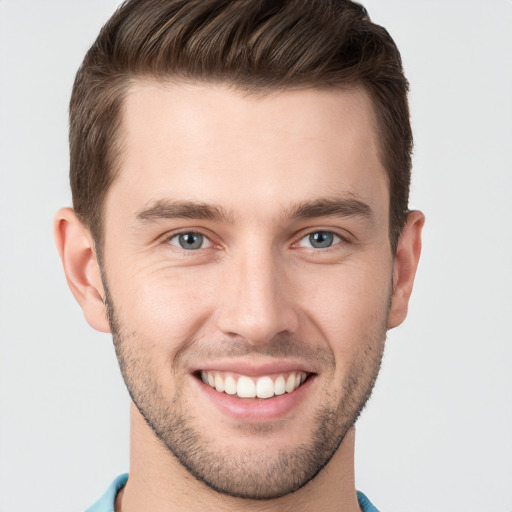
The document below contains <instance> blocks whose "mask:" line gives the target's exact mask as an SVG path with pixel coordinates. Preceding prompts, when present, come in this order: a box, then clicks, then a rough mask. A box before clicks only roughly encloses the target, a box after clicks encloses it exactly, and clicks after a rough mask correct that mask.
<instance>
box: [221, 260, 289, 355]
mask: <svg viewBox="0 0 512 512" xmlns="http://www.w3.org/2000/svg"><path fill="white" fill-rule="evenodd" d="M278 259H279V258H276V257H275V256H274V255H273V254H272V252H271V251H268V252H265V251H261V252H259V253H258V254H256V253H255V252H254V251H250V252H245V253H244V254H240V255H239V256H238V257H236V258H234V259H233V261H232V262H231V263H230V265H229V266H228V267H227V268H226V269H225V270H226V274H225V275H224V282H223V288H222V291H221V297H222V298H221V301H219V306H220V308H219V310H218V311H217V314H218V317H217V318H218V321H217V322H218V328H219V329H220V330H221V331H222V332H223V333H224V334H227V335H231V336H238V337H241V338H243V339H244V340H246V342H247V343H249V344H252V345H263V344H266V343H269V342H270V341H271V340H272V339H273V338H275V337H276V336H278V335H285V334H293V333H294V332H295V331H296V330H297V328H298V325H299V317H298V312H297V310H296V307H295V305H294V301H293V295H294V294H293V289H292V288H293V284H292V283H288V280H287V278H286V272H285V271H284V270H285V269H283V268H282V263H281V264H279V262H278Z"/></svg>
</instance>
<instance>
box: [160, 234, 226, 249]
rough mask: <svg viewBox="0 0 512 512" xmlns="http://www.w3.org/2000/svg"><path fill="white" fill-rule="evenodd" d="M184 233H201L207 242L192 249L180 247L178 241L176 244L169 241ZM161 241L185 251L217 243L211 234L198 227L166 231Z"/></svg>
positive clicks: (212, 245)
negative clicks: (205, 244)
mask: <svg viewBox="0 0 512 512" xmlns="http://www.w3.org/2000/svg"><path fill="white" fill-rule="evenodd" d="M185 234H194V235H201V236H202V237H203V239H204V240H206V241H207V242H208V245H207V246H206V247H200V248H199V249H195V250H193V249H185V248H184V247H181V246H180V245H179V243H176V244H173V243H171V240H172V239H173V238H177V237H179V236H180V235H185ZM162 241H163V243H164V244H166V245H172V247H174V248H176V249H178V250H181V251H184V252H187V253H193V252H197V251H200V250H201V249H211V248H212V247H214V246H216V245H218V244H217V243H216V242H214V240H213V236H212V235H208V234H206V233H205V232H204V230H201V229H198V228H192V229H186V228H184V229H179V230H177V231H172V232H170V233H166V234H165V235H163V237H162Z"/></svg>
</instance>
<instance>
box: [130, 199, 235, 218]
mask: <svg viewBox="0 0 512 512" xmlns="http://www.w3.org/2000/svg"><path fill="white" fill-rule="evenodd" d="M135 218H136V219H137V220H139V221H143V222H145V221H148V222H152V221H158V220H165V219H192V220H194V219H198V220H212V221H218V222H228V223H233V222H234V219H233V218H232V217H231V216H230V215H228V213H227V212H226V210H225V209H224V208H222V207H221V206H215V205H211V204H208V203H202V202H196V201H171V200H166V199H160V200H158V201H155V202H153V203H151V204H150V205H149V206H148V207H146V208H144V209H143V210H141V211H140V212H138V213H137V214H136V215H135Z"/></svg>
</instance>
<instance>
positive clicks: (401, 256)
mask: <svg viewBox="0 0 512 512" xmlns="http://www.w3.org/2000/svg"><path fill="white" fill-rule="evenodd" d="M424 223H425V216H424V215H423V213H421V212H418V211H412V212H410V213H409V215H408V217H407V222H406V224H405V227H404V229H403V231H402V234H401V235H400V238H399V240H398V246H397V249H396V255H395V261H394V264H393V294H392V296H391V310H390V312H389V318H388V329H392V328H393V327H396V326H398V325H400V324H401V323H402V322H403V321H404V320H405V317H406V316H407V308H408V304H409V297H410V296H411V292H412V285H413V283H414V276H415V274H416V269H417V268H418V262H419V259H420V253H421V230H422V229H423V224H424Z"/></svg>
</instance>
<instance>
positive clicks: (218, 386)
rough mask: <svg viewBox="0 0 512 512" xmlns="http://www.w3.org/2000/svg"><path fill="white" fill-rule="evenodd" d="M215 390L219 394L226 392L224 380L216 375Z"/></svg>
mask: <svg viewBox="0 0 512 512" xmlns="http://www.w3.org/2000/svg"><path fill="white" fill-rule="evenodd" d="M215 389H216V390H217V391H218V392H219V393H222V392H223V391H224V379H223V378H222V377H221V376H220V375H215Z"/></svg>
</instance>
